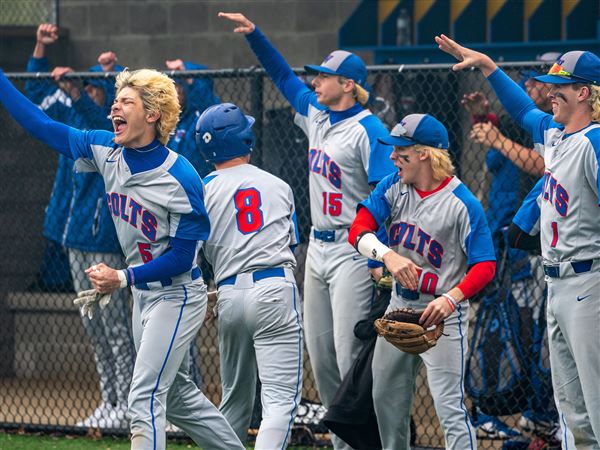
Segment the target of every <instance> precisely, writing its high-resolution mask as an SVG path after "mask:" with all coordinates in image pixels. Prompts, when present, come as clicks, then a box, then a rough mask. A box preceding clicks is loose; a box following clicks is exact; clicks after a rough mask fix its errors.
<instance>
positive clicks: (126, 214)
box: [106, 192, 158, 242]
mask: <svg viewBox="0 0 600 450" xmlns="http://www.w3.org/2000/svg"><path fill="white" fill-rule="evenodd" d="M106 200H107V202H108V210H109V211H110V213H111V214H112V215H113V216H115V217H120V218H121V219H122V220H124V221H125V222H127V223H128V224H129V225H131V226H132V227H134V228H137V227H138V222H139V223H140V229H141V230H142V233H143V234H144V236H146V237H147V238H148V239H149V240H150V241H152V242H153V241H155V240H156V229H157V228H158V220H156V217H155V216H154V214H152V213H151V212H150V211H148V210H147V209H145V208H144V207H143V206H142V205H140V204H139V203H138V202H136V201H135V200H134V199H133V198H131V197H127V195H125V194H118V193H117V192H107V193H106Z"/></svg>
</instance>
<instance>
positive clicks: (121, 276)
mask: <svg viewBox="0 0 600 450" xmlns="http://www.w3.org/2000/svg"><path fill="white" fill-rule="evenodd" d="M117 276H118V277H119V282H120V283H121V284H120V285H119V287H120V288H124V287H127V275H125V271H124V270H117Z"/></svg>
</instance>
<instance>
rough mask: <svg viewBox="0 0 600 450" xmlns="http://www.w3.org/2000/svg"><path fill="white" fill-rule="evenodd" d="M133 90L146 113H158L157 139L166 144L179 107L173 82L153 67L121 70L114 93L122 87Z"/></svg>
mask: <svg viewBox="0 0 600 450" xmlns="http://www.w3.org/2000/svg"><path fill="white" fill-rule="evenodd" d="M126 87H128V88H131V89H133V90H135V91H136V92H137V93H138V94H139V96H140V98H141V100H142V104H143V105H144V110H145V111H146V112H147V113H151V112H155V113H158V114H159V115H160V117H159V118H158V120H157V121H156V123H155V127H156V134H157V137H158V140H159V141H160V142H161V143H162V144H163V145H166V144H167V142H168V141H169V135H171V134H172V133H173V132H174V131H175V127H176V125H177V122H178V121H179V114H180V112H181V107H180V105H179V100H178V98H177V91H176V89H175V82H174V81H173V80H172V79H171V78H169V77H168V76H167V75H165V74H163V73H160V72H158V71H156V70H153V69H141V70H134V71H132V72H130V71H129V70H128V69H125V70H123V71H122V72H121V73H119V75H117V80H116V83H115V88H116V95H119V92H121V90H123V89H124V88H126Z"/></svg>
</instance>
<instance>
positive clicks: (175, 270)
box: [127, 237, 198, 284]
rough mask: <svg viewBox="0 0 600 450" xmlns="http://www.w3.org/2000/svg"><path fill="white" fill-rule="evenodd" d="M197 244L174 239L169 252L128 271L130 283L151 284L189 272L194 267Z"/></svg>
mask: <svg viewBox="0 0 600 450" xmlns="http://www.w3.org/2000/svg"><path fill="white" fill-rule="evenodd" d="M197 242H198V241H193V240H189V239H180V238H176V237H172V238H171V240H170V248H169V250H167V251H166V252H165V253H163V254H162V255H161V256H159V257H158V258H156V259H154V260H152V261H150V262H148V263H146V264H143V265H141V266H135V267H129V268H128V269H127V277H128V281H129V283H130V284H138V283H150V282H152V281H160V280H164V279H168V278H172V277H174V276H177V275H179V274H182V273H184V272H187V271H188V270H190V269H191V268H192V266H193V265H194V260H195V258H196V244H197Z"/></svg>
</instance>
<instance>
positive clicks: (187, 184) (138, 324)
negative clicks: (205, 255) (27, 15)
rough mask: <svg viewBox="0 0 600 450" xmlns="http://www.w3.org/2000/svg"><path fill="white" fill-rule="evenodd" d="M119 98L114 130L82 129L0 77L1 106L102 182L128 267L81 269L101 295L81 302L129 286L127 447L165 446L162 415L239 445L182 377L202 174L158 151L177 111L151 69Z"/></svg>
mask: <svg viewBox="0 0 600 450" xmlns="http://www.w3.org/2000/svg"><path fill="white" fill-rule="evenodd" d="M116 92H117V94H116V98H115V102H114V104H113V106H112V109H111V117H112V122H113V127H114V133H112V132H109V131H104V130H92V131H80V130H78V129H75V128H71V127H68V126H66V125H64V124H61V123H59V122H55V121H53V120H51V119H50V118H49V117H48V116H46V115H45V114H44V113H43V112H42V111H41V110H40V109H39V108H37V107H36V106H35V105H34V104H33V103H31V102H30V101H29V100H27V99H26V98H25V97H24V96H23V95H22V94H21V93H20V92H19V91H17V90H16V89H15V88H14V86H13V85H12V84H11V83H10V82H9V81H8V80H7V79H6V77H5V76H4V74H3V73H2V72H1V71H0V101H1V102H2V103H3V104H4V106H5V107H6V108H7V110H8V111H9V112H10V114H11V115H12V116H13V117H14V118H15V119H16V120H17V122H19V124H21V125H22V126H23V127H24V128H25V129H26V130H27V131H29V132H30V133H31V134H32V135H33V136H35V137H37V138H38V139H40V140H42V141H43V142H45V143H46V144H48V145H49V146H50V147H52V148H54V149H55V150H57V151H59V152H60V153H62V154H64V155H65V156H67V157H69V158H72V159H74V160H76V163H75V164H76V167H77V168H78V169H79V170H82V171H85V170H87V171H97V172H99V173H100V174H101V175H102V177H103V178H104V184H105V187H106V192H107V193H106V198H107V201H108V204H109V209H110V212H111V214H112V217H113V221H114V223H115V228H116V230H117V236H118V238H119V242H120V244H121V248H122V249H123V253H124V254H125V257H126V260H127V264H128V268H127V269H125V270H115V269H113V268H111V267H108V266H106V265H105V264H103V263H100V264H97V265H94V266H92V267H90V268H89V269H87V270H86V273H87V274H88V276H89V278H90V280H91V281H92V284H93V286H94V288H95V290H96V291H97V292H98V295H95V296H91V297H87V298H86V299H85V302H86V303H84V304H83V306H84V307H85V308H87V309H89V308H92V307H95V306H96V305H95V303H97V302H98V301H99V300H100V299H101V294H106V295H108V294H110V293H111V292H114V291H116V290H117V289H120V288H124V287H126V286H131V287H132V292H133V298H134V307H133V336H134V341H135V346H136V349H137V357H136V362H135V367H134V370H133V379H132V381H131V389H130V392H129V399H128V409H129V415H130V417H131V434H132V438H131V448H132V449H133V450H142V449H144V450H146V449H164V448H165V445H166V444H165V422H166V419H167V418H168V419H169V421H170V422H171V423H173V424H175V425H177V426H178V427H180V428H182V429H183V430H184V431H186V432H187V433H188V434H189V435H190V436H191V437H192V438H193V439H194V441H195V442H196V443H198V445H200V446H201V447H202V448H205V449H209V448H210V449H243V448H244V447H243V445H242V444H241V442H240V441H239V439H238V438H237V437H236V436H235V434H234V432H233V430H232V428H231V427H230V426H229V424H228V423H227V421H226V420H225V418H224V417H223V416H222V415H221V414H220V413H219V411H218V410H217V409H216V408H215V407H214V405H212V404H211V403H210V401H208V399H207V398H206V397H205V396H204V395H203V394H202V393H201V392H200V391H199V390H198V388H197V387H196V385H195V384H194V383H193V382H192V381H191V380H190V377H189V374H188V369H189V367H188V360H187V356H188V353H189V346H190V342H191V341H192V339H194V338H195V337H196V334H197V332H198V329H199V328H200V325H201V324H202V321H203V319H204V315H205V312H206V304H207V295H206V286H205V285H204V282H203V281H202V277H201V274H200V270H199V269H198V267H197V266H196V263H195V258H196V253H197V251H198V248H199V246H200V245H201V241H204V240H206V238H207V237H208V235H209V232H210V225H209V220H208V215H207V213H206V210H205V208H204V199H203V197H204V193H203V185H202V182H201V180H200V177H199V176H198V174H197V173H196V171H195V170H194V169H193V167H192V166H191V164H190V163H189V162H188V161H187V160H186V159H185V158H183V157H181V156H179V155H177V154H176V153H174V152H172V151H171V150H169V149H168V148H166V147H165V146H164V144H165V143H166V142H167V140H168V138H169V134H170V133H171V132H172V131H173V129H174V128H175V124H176V123H177V119H178V116H179V110H180V108H179V103H178V101H177V92H176V91H175V86H174V83H173V80H171V79H170V78H169V77H167V76H166V75H163V74H161V73H159V72H156V71H154V70H148V69H143V70H138V71H135V72H129V71H124V72H122V73H120V74H119V76H118V77H117V82H116ZM81 300H82V299H79V301H81ZM105 301H106V297H104V298H102V302H103V303H104V302H105Z"/></svg>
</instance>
